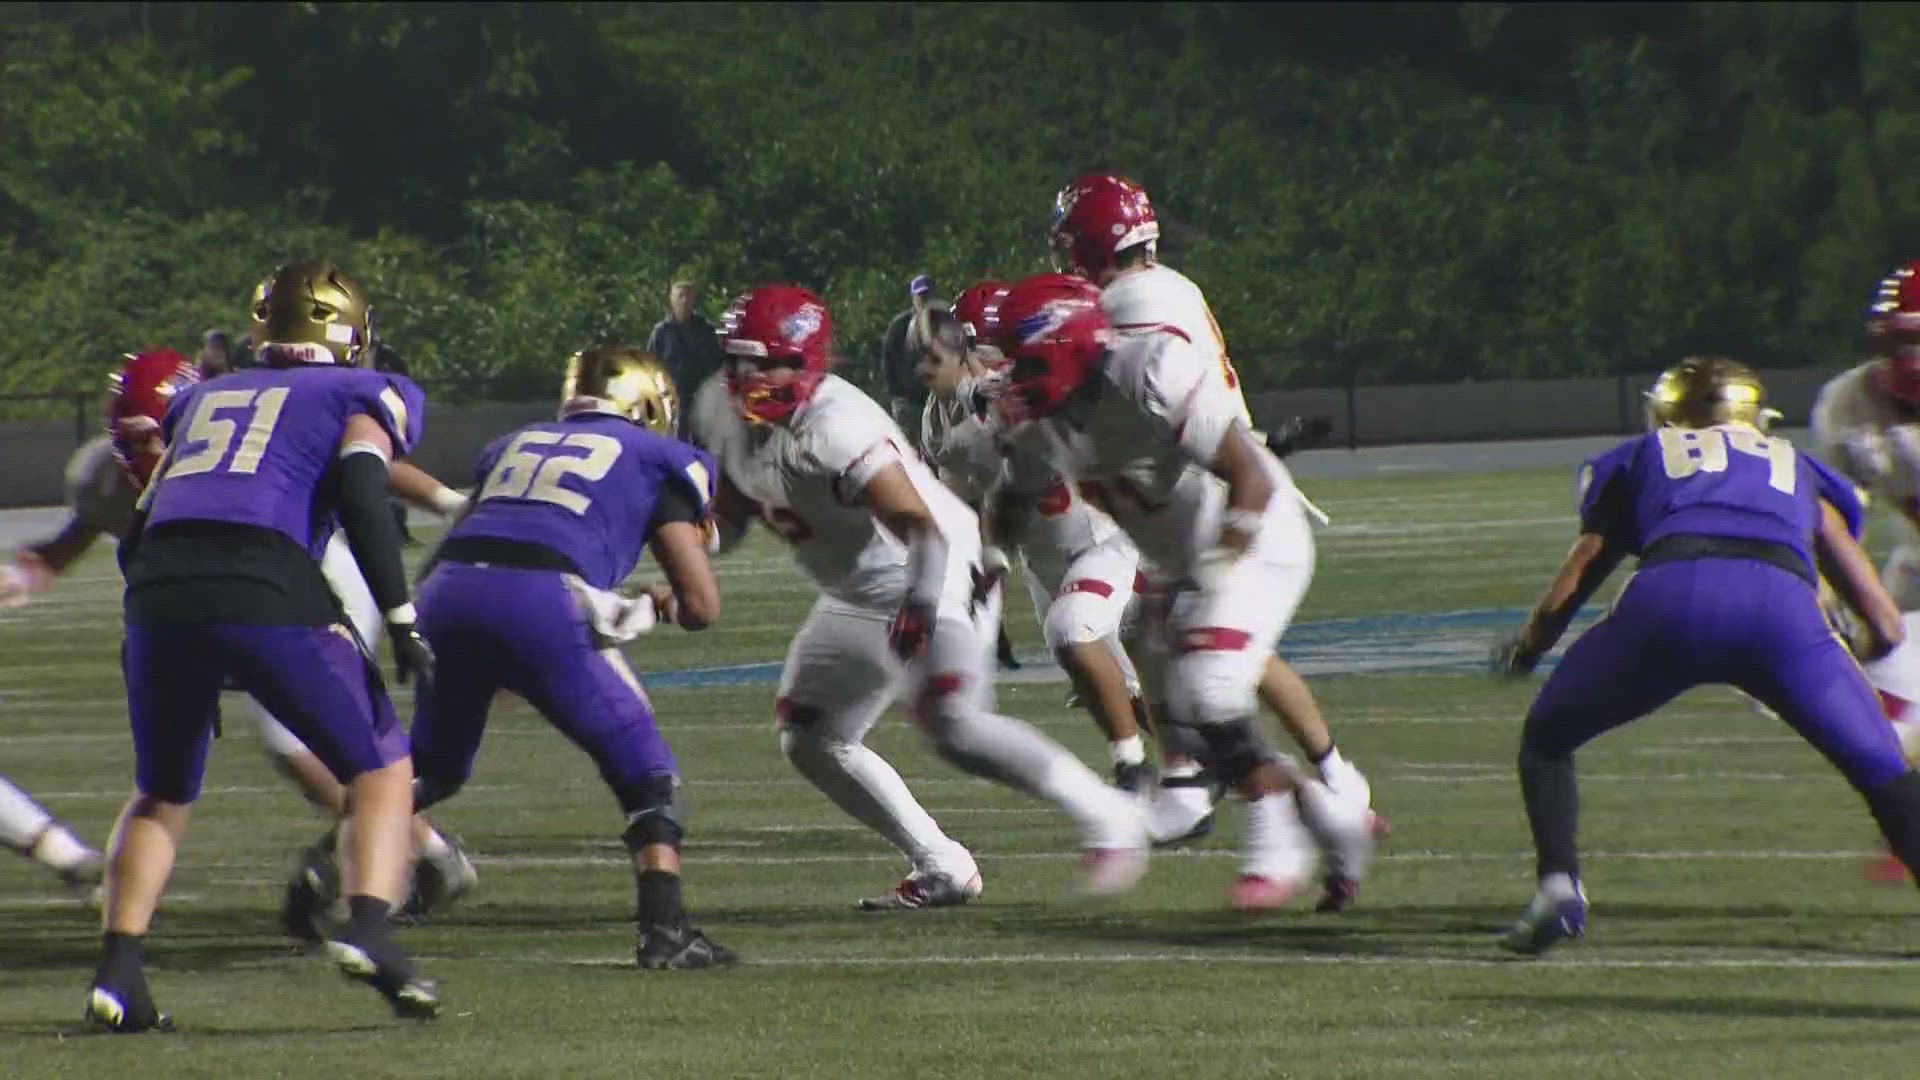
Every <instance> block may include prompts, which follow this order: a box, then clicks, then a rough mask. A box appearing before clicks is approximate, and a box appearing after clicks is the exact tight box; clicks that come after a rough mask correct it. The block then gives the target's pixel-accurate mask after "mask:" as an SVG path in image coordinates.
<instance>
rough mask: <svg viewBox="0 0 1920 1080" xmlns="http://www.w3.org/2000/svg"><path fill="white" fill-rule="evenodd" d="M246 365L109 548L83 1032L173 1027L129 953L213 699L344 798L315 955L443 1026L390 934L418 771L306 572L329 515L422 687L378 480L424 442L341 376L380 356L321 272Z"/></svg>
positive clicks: (200, 763)
mask: <svg viewBox="0 0 1920 1080" xmlns="http://www.w3.org/2000/svg"><path fill="white" fill-rule="evenodd" d="M261 305H262V312H261V314H262V318H261V323H262V324H263V333H262V334H261V335H260V338H259V340H260V341H261V343H262V347H261V353H260V359H261V365H262V366H260V367H257V368H253V369H251V370H247V371H241V372H236V373H234V374H231V375H227V376H223V377H222V378H220V379H218V380H216V381H214V382H212V383H201V384H198V385H196V386H189V387H187V388H185V389H183V390H181V391H179V392H178V393H176V394H175V395H174V398H173V402H172V404H171V405H170V406H169V407H168V410H167V413H166V417H165V419H164V420H163V421H162V424H161V434H162V437H163V438H164V440H165V442H166V450H165V452H164V454H163V455H162V457H161V458H160V460H159V462H158V463H157V465H156V466H155V469H154V474H153V480H152V482H151V483H149V484H148V485H147V487H146V488H145V490H144V491H143V492H142V493H141V497H140V501H139V503H138V504H137V506H136V508H135V511H134V516H133V520H132V521H131V522H130V523H129V524H128V527H127V533H126V539H125V540H124V541H123V542H122V543H121V546H120V558H121V565H122V567H123V569H124V570H125V573H126V579H127V591H126V602H125V606H126V642H125V644H124V646H123V651H122V666H123V667H124V668H125V672H126V684H127V706H128V710H129V713H130V716H131V723H132V729H133V740H134V758H135V778H136V791H135V793H134V795H133V797H132V798H131V799H130V800H129V801H128V803H127V805H126V808H125V809H124V810H123V811H122V812H121V815H120V820H119V823H118V824H117V825H116V826H115V828H114V837H113V844H112V851H111V854H110V855H109V858H108V863H107V873H106V919H105V922H106V933H105V936H104V940H103V954H102V957H101V960H100V964H99V967H98V969H97V970H96V972H95V974H94V977H93V983H92V986H91V988H90V989H89V991H88V994H87V1000H86V1011H85V1015H86V1017H87V1018H88V1020H89V1021H90V1022H92V1023H94V1024H96V1025H98V1026H102V1027H105V1028H107V1029H109V1030H112V1031H117V1032H137V1031H147V1030H153V1029H155V1028H164V1027H167V1026H169V1025H170V1021H169V1019H168V1018H167V1016H166V1015H165V1014H163V1013H161V1012H159V1011H158V1010H157V1009H156V1008H155V1007H154V1004H153V999H152V996H151V995H150V993H149V991H148V988H147V981H146V974H145V970H144V960H143V956H142V950H143V942H144V940H145V937H146V933H147V928H148V925H149V924H150V923H151V921H152V918H153V911H154V907H155V905H156V903H157V902H158V901H159V898H160V894H161V892H162V891H163V890H164V889H165V887H166V883H167V878H168V877H169V875H170V874H171V871H172V869H173V860H174V854H175V851H176V850H177V849H178V847H179V844H180V842H181V840H182V838H183V837H184V835H185V833H186V827H187V819H188V816H189V814H190V812H191V809H192V805H193V802H194V800H195V798H196V797H197V796H198V795H199V791H200V784H201V780H202V777H203V776H204V774H205V771H206V759H207V750H208V744H209V740H210V738H211V736H212V733H213V720H214V716H215V711H216V709H217V707H218V702H219V697H220V688H221V685H222V683H223V682H224V681H226V680H227V679H232V680H234V681H235V682H237V683H238V684H239V685H240V687H241V688H242V689H244V690H246V691H247V692H248V693H250V694H252V695H253V696H254V697H255V698H257V699H259V700H260V701H261V702H262V703H263V704H265V705H267V706H268V707H269V708H271V709H272V710H273V713H274V715H275V716H277V717H279V718H280V719H281V720H282V721H283V722H284V723H286V725H287V726H288V727H289V728H290V729H291V730H292V731H293V732H294V733H295V734H297V735H298V736H299V737H300V739H301V741H302V743H304V744H305V745H306V746H308V747H309V748H311V749H312V750H313V752H314V753H315V754H317V755H318V756H319V757H320V758H321V760H322V761H323V762H324V763H325V764H326V766H327V769H328V771H329V772H330V773H332V775H334V776H335V777H338V778H339V779H340V780H341V782H343V783H344V784H345V785H346V786H347V791H348V798H347V806H348V828H347V831H346V835H345V837H344V840H343V843H344V845H345V847H346V848H347V850H348V851H349V853H350V856H351V857H350V858H349V859H348V860H347V872H346V885H345V889H344V891H345V892H346V894H347V907H348V917H347V919H346V921H345V922H344V923H342V924H339V925H336V926H332V927H329V933H328V942H327V951H328V954H329V956H330V957H331V958H332V960H333V962H334V963H335V965H336V966H338V967H339V969H340V970H341V971H342V972H343V973H345V974H346V975H348V976H349V977H350V978H353V979H356V980H358V981H361V982H364V983H366V984H368V985H370V986H372V987H373V988H374V989H376V990H377V991H379V993H380V994H381V995H382V996H383V997H384V998H385V999H386V1000H387V1002H388V1004H389V1005H390V1007H391V1008H392V1010H393V1012H394V1013H395V1014H396V1015H398V1016H402V1017H417V1018H428V1017H432V1016H435V1015H437V1014H438V1012H439V1009H440V1002H439V998H438V996H437V995H436V993H435V992H434V989H433V987H432V984H430V983H428V982H426V981H424V980H422V979H420V978H419V977H418V976H417V975H415V973H414V967H413V963H412V961H411V960H410V959H409V958H408V956H407V954H406V953H405V952H404V951H403V950H402V949H401V948H400V947H399V945H398V944H397V943H396V942H395V941H394V940H393V937H392V932H391V930H390V929H389V927H388V923H387V919H388V915H389V913H390V912H391V910H392V906H393V905H394V904H395V903H396V902H397V901H399V900H400V899H401V898H402V897H403V896H404V893H405V883H406V875H407V863H408V861H409V856H410V854H411V851H412V844H411V840H410V837H409V835H408V827H409V822H410V821H411V818H412V785H413V768H412V763H411V761H410V760H409V758H408V755H407V739H406V732H405V731H404V730H403V729H402V728H401V727H400V723H399V720H398V719H397V718H396V717H395V716H394V712H393V706H392V704H391V702H389V701H388V699H387V695H386V690H385V687H384V686H383V685H382V684H381V681H380V678H379V673H378V670H377V668H376V667H375V666H374V663H373V660H372V659H371V657H370V656H369V655H368V654H367V652H366V651H365V648H364V646H363V645H362V644H361V642H360V640H359V638H358V636H357V635H356V634H355V633H354V631H353V628H352V627H351V626H349V625H348V624H347V623H346V622H345V621H344V619H343V617H342V616H341V613H340V603H339V600H338V598H337V597H336V596H335V594H334V592H333V589H332V587H331V586H330V585H329V584H328V582H327V580H326V577H325V576H324V575H323V574H322V573H321V571H320V558H321V554H322V552H323V550H324V548H325V545H326V540H327V535H328V533H329V532H330V531H331V529H332V525H333V522H334V520H335V517H336V516H337V518H338V521H339V523H340V525H341V527H342V528H344V530H345V532H346V536H347V543H348V545H349V547H350V548H351V550H352V552H353V557H354V560H355V562H357V563H358V564H359V565H360V568H361V570H362V572H363V573H364V575H365V577H366V581H367V585H368V588H369V589H370V590H371V591H372V593H373V596H374V601H375V603H376V604H377V605H378V608H379V610H380V612H381V616H382V619H383V620H384V622H385V624H386V628H387V638H388V640H389V641H390V642H391V644H392V648H393V653H394V661H395V667H396V668H397V670H398V672H399V675H400V677H401V678H402V679H403V680H404V679H406V678H409V677H412V676H414V675H416V674H417V675H419V677H420V678H421V680H422V681H423V682H425V681H430V678H431V669H432V663H433V656H432V653H431V651H430V650H429V649H428V648H427V645H426V643H425V641H424V639H423V638H422V637H421V636H420V633H419V630H418V629H417V627H416V626H415V621H416V619H415V613H414V607H413V604H412V603H411V602H410V601H409V600H408V595H407V580H406V571H405V568H404V566H403V565H402V563H401V559H400V548H399V542H398V539H397V537H396V536H395V535H394V528H393V519H392V517H391V516H389V515H388V513H387V508H386V495H387V486H388V475H387V464H388V461H389V460H390V459H391V458H392V456H393V455H394V454H395V452H400V453H404V452H405V451H406V450H407V449H408V448H410V447H412V446H413V445H414V444H415V443H416V442H418V441H419V438H420V433H421V419H422V417H421V413H422V410H423V404H424V401H423V397H422V395H421V393H420V389H419V388H418V387H417V386H415V385H414V384H413V383H412V382H410V381H408V380H407V379H405V378H403V377H401V376H397V375H382V374H379V373H377V372H373V371H367V370H362V369H360V368H358V367H356V366H354V365H355V363H356V362H357V361H359V360H360V359H361V358H362V357H363V356H364V355H365V354H366V353H367V352H368V350H369V348H370V346H371V344H372V325H371V321H370V319H369V316H368V306H367V301H366V297H365V294H363V293H362V292H361V291H360V289H359V287H358V286H357V285H355V284H354V283H353V282H352V281H351V280H350V279H349V278H348V277H347V276H346V275H345V274H343V273H342V272H341V271H340V270H339V269H338V268H337V267H335V266H334V265H333V264H332V263H331V262H327V261H324V260H316V261H307V262H294V263H289V264H287V265H285V266H282V267H281V268H279V269H278V270H277V271H275V272H274V274H273V275H272V276H271V278H270V279H269V281H268V283H267V286H266V289H265V292H264V296H263V297H262V299H261Z"/></svg>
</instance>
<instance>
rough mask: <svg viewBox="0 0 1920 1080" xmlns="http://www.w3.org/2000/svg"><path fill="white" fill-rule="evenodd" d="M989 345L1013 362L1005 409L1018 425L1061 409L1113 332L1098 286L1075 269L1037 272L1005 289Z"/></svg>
mask: <svg viewBox="0 0 1920 1080" xmlns="http://www.w3.org/2000/svg"><path fill="white" fill-rule="evenodd" d="M992 322H993V328H992V331H991V335H990V341H991V344H993V345H994V346H996V347H997V348H999V350H1000V351H1001V352H1002V353H1004V354H1005V355H1006V357H1007V360H1008V362H1009V367H1008V369H1007V385H1006V389H1005V390H1004V391H1003V392H1002V393H1001V394H1000V396H999V407H1000V411H1001V414H1002V415H1003V416H1004V417H1005V418H1006V420H1007V422H1008V423H1009V424H1018V423H1021V422H1023V421H1026V420H1030V419H1034V418H1036V417H1042V416H1048V415H1051V414H1052V413H1055V412H1058V411H1060V408H1061V407H1062V406H1064V405H1065V404H1066V403H1067V399H1068V398H1069V397H1071V396H1072V395H1073V392H1074V391H1075V390H1077V389H1079V388H1080V385H1081V384H1082V383H1084V382H1086V381H1087V377H1088V376H1089V375H1090V374H1092V372H1093V369H1094V366H1095V365H1096V364H1098V363H1099V362H1100V360H1101V359H1102V358H1103V357H1105V356H1106V354H1107V344H1108V342H1109V341H1110V340H1111V339H1112V336H1113V331H1112V329H1111V324H1110V323H1108V321H1107V313H1106V312H1105V311H1103V310H1101V308H1100V289H1099V288H1098V287H1097V286H1095V285H1094V284H1093V283H1092V282H1091V281H1088V280H1087V279H1085V278H1082V277H1076V276H1074V275H1072V274H1039V275H1036V276H1034V277H1030V278H1027V279H1026V280H1024V281H1021V282H1019V283H1018V284H1016V285H1014V286H1013V287H1012V288H1011V289H1008V290H1007V293H1006V295H1005V296H1002V297H1001V298H1000V303H999V305H998V307H997V308H996V310H995V314H994V318H993V320H992Z"/></svg>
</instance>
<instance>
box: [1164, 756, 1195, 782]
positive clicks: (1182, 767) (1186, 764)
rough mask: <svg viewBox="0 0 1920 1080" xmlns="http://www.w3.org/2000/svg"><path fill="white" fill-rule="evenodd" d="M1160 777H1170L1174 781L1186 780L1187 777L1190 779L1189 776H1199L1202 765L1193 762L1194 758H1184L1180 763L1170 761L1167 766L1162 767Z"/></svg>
mask: <svg viewBox="0 0 1920 1080" xmlns="http://www.w3.org/2000/svg"><path fill="white" fill-rule="evenodd" d="M1160 775H1161V776H1163V777H1168V778H1172V779H1185V778H1186V777H1189V776H1199V775H1200V763H1199V762H1197V761H1195V760H1193V759H1192V758H1182V759H1181V760H1179V761H1169V762H1167V763H1166V765H1164V766H1162V767H1161V769H1160Z"/></svg>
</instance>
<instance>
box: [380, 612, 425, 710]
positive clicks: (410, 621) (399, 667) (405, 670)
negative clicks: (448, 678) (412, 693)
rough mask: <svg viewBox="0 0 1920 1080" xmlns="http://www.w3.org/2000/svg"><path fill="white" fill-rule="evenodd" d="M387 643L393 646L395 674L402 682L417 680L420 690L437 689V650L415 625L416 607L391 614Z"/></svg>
mask: <svg viewBox="0 0 1920 1080" xmlns="http://www.w3.org/2000/svg"><path fill="white" fill-rule="evenodd" d="M387 642H388V644H390V645H392V646H393V672H394V677H395V678H396V679H397V680H398V681H400V682H402V683H405V682H406V681H407V680H408V679H415V680H417V682H416V683H415V684H414V686H415V689H416V690H425V689H426V688H427V687H429V686H431V685H433V646H431V645H428V644H427V639H426V638H424V637H422V636H421V635H420V628H419V627H418V626H417V625H415V624H414V612H413V605H412V604H402V605H401V606H400V607H398V608H395V609H394V610H392V611H389V612H387Z"/></svg>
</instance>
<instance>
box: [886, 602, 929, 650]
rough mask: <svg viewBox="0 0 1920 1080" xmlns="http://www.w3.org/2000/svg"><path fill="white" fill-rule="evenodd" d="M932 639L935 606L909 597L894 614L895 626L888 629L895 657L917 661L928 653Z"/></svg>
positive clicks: (888, 636)
mask: <svg viewBox="0 0 1920 1080" xmlns="http://www.w3.org/2000/svg"><path fill="white" fill-rule="evenodd" d="M932 637H933V605H931V604H926V603H922V602H921V601H918V600H915V599H913V598H912V597H908V598H907V600H906V602H905V603H903V604H901V605H900V610H899V611H898V612H897V613H895V614H894V616H893V625H892V626H890V627H888V628H887V641H888V643H889V644H891V645H892V646H893V653H894V655H895V656H898V657H899V658H900V659H902V660H912V659H915V658H916V657H918V656H919V655H920V654H921V653H924V652H926V651H927V641H928V640H929V639H931V638H932Z"/></svg>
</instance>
